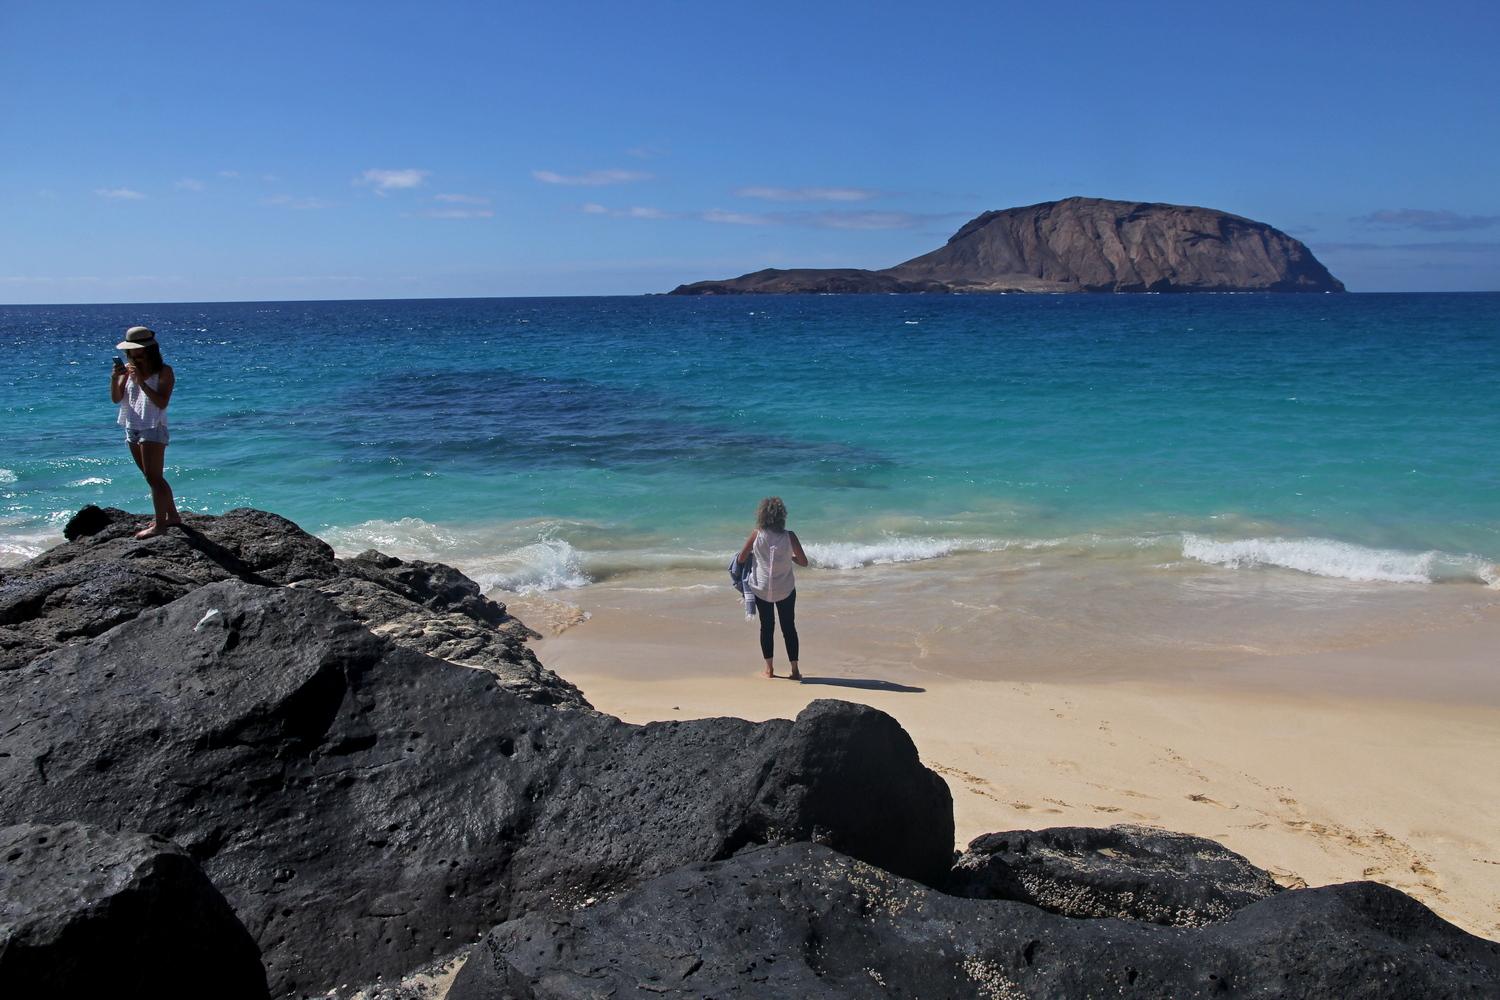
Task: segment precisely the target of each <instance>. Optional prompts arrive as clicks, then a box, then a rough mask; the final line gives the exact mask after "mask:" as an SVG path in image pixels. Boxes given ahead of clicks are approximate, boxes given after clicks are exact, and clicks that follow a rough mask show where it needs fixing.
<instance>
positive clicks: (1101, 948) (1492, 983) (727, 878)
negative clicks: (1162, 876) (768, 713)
mask: <svg viewBox="0 0 1500 1000" xmlns="http://www.w3.org/2000/svg"><path fill="white" fill-rule="evenodd" d="M1497 995H1500V944H1496V943H1494V942H1491V941H1485V940H1482V939H1480V938H1477V937H1473V936H1472V935H1469V934H1466V933H1465V932H1463V931H1461V930H1459V929H1458V928H1456V927H1454V926H1453V925H1451V924H1448V923H1446V922H1444V921H1443V920H1441V919H1440V918H1438V917H1437V916H1436V915H1435V914H1433V913H1432V911H1430V910H1428V909H1427V908H1426V907H1424V906H1422V905H1421V904H1420V903H1418V902H1416V901H1415V900H1413V899H1411V898H1410V897H1408V896H1405V895H1403V894H1402V893H1400V892H1398V891H1396V890H1395V889H1391V888H1387V887H1386V886H1383V885H1378V884H1376V883H1373V882H1353V883H1349V884H1346V885H1337V886H1329V887H1327V888H1322V889H1301V890H1293V891H1288V892H1283V893H1278V894H1277V895H1275V896H1272V897H1271V898H1269V899H1266V900H1263V901H1261V902H1258V903H1253V904H1251V905H1249V906H1246V907H1245V908H1243V909H1241V910H1239V911H1238V912H1236V913H1234V914H1233V915H1232V916H1230V917H1229V918H1228V919H1226V920H1223V921H1221V922H1218V923H1214V924H1210V925H1208V926H1206V927H1201V928H1180V927H1163V926H1160V925H1158V924H1150V923H1140V922H1135V921H1126V920H1113V919H1102V920H1079V919H1074V918H1070V917H1064V916H1058V915H1056V914H1052V913H1047V912H1046V911H1044V910H1041V909H1038V908H1036V907H1033V906H1028V905H1026V904H1024V903H1015V902H1006V901H991V900H974V899H960V898H957V897H953V896H948V895H944V894H943V893H940V892H936V891H933V890H931V889H926V888H924V887H922V886H920V885H917V884H915V883H913V882H909V881H907V880H905V879H900V878H896V877H894V876H892V875H890V874H889V873H887V872H884V871H881V870H879V869H877V868H873V867H871V866H869V865H866V864H863V863H861V862H858V861H855V860H853V859H850V858H847V857H844V856H842V855H839V854H836V853H834V852H832V851H829V850H827V849H825V848H821V847H818V846H816V845H809V844H800V845H796V846H791V847H780V848H766V849H762V850H756V851H750V852H746V853H744V854H741V855H740V856H738V857H735V858H733V859H730V860H727V861H724V862H720V863H717V864H710V865H701V866H697V867H693V868H688V869H684V870H682V871H678V872H674V873H672V874H670V875H666V876H664V877H662V878H659V879H655V880H653V881H652V882H650V883H647V884H646V885H644V886H642V887H641V888H639V889H637V890H635V891H633V892H630V893H627V894H624V895H621V896H618V897H616V898H614V899H611V900H608V901H606V902H602V903H599V904H597V905H594V906H590V907H587V908H584V909H579V910H576V911H574V912H572V913H569V914H566V915H558V914H547V915H542V914H530V915H527V916H526V917H523V918H521V919H519V920H514V921H511V922H509V923H506V924H503V925H501V926H499V927H496V928H495V929H494V930H493V931H491V932H490V934H489V935H488V936H486V937H485V939H484V940H483V941H482V942H481V943H480V944H479V945H477V946H476V947H475V949H474V951H473V952H472V953H471V954H470V956H469V959H468V961H467V963H465V965H464V968H463V970H462V971H461V972H460V973H459V975H458V978H457V979H456V980H455V982H454V984H453V987H452V989H451V990H450V991H449V993H448V1000H584V998H590V1000H592V998H596V997H627V996H630V997H634V996H655V997H680V998H684V1000H686V998H694V1000H697V998H702V997H714V998H716V1000H735V998H762V997H764V998H771V997H797V998H806V1000H862V998H866V997H873V996H901V997H922V998H924V1000H944V998H952V1000H972V998H975V997H981V998H999V1000H1020V998H1026V997H1034V998H1064V997H1067V998H1072V997H1116V996H1118V997H1141V998H1152V1000H1167V998H1172V1000H1189V998H1209V997H1230V998H1233V997H1239V998H1264V1000H1271V998H1297V1000H1359V998H1365V1000H1391V998H1397V997H1401V998H1405V997H1413V998H1415V997H1422V998H1424V1000H1439V998H1457V997H1466V998H1476V1000H1477V998H1480V997H1493V996H1497Z"/></svg>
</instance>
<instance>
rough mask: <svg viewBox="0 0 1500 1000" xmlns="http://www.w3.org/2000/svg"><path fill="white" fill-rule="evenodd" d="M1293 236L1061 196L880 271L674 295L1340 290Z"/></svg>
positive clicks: (792, 276) (1210, 214)
mask: <svg viewBox="0 0 1500 1000" xmlns="http://www.w3.org/2000/svg"><path fill="white" fill-rule="evenodd" d="M1343 290H1344V285H1343V283H1342V282H1341V281H1339V280H1338V279H1337V278H1335V277H1334V276H1333V275H1332V274H1330V273H1329V272H1328V269H1327V268H1326V267H1324V266H1323V265H1322V264H1321V263H1320V262H1319V261H1318V259H1317V258H1316V257H1314V256H1313V253H1312V251H1311V250H1309V249H1308V248H1307V247H1306V246H1305V245H1304V244H1303V243H1302V242H1301V241H1299V240H1296V239H1294V238H1292V237H1291V236H1288V235H1287V234H1286V233H1284V232H1282V231H1281V230H1279V229H1275V228H1273V227H1271V226H1269V225H1266V224H1265V223H1263V222H1256V221H1254V220H1252V219H1246V218H1244V217H1243V216H1239V215H1231V214H1229V213H1228V212H1221V211H1218V210H1216V209H1211V208H1197V207H1193V206H1188V205H1165V204H1160V203H1152V202H1138V201H1113V200H1109V199H1105V198H1064V199H1063V200H1061V201H1049V202H1043V203H1041V204H1039V205H1029V206H1026V207H1024V208H1007V209H1002V210H1000V211H994V212H985V213H984V214H982V215H979V216H976V217H975V218H973V219H971V220H969V221H968V222H967V223H965V224H964V225H963V226H962V227H961V228H960V229H959V230H958V232H956V233H954V234H953V236H952V237H950V238H949V240H948V242H947V243H946V244H945V245H943V246H941V247H939V248H938V249H936V250H933V251H932V252H930V253H925V254H923V255H921V256H920V257H914V258H912V259H911V260H908V261H906V262H905V263H902V264H897V265H896V266H895V267H888V268H885V269H883V270H878V271H864V270H859V269H856V268H832V269H820V268H802V269H795V270H778V269H768V270H763V271H756V272H754V273H753V274H746V275H742V276H741V277H738V278H731V279H728V280H719V281H698V282H694V283H692V284H687V285H679V286H678V287H677V288H675V289H673V291H672V293H671V294H673V295H743V294H757V293H761V294H764V293H788V292H823V293H826V292H866V293H890V292H932V291H940V292H1342V291H1343Z"/></svg>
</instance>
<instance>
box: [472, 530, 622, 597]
mask: <svg viewBox="0 0 1500 1000" xmlns="http://www.w3.org/2000/svg"><path fill="white" fill-rule="evenodd" d="M495 562H496V563H497V564H498V566H497V567H496V568H494V569H490V570H486V571H483V572H476V573H475V574H474V580H475V582H477V583H478V584H479V586H480V587H482V588H483V589H484V590H486V591H488V590H493V589H499V590H509V591H512V592H513V593H518V594H535V593H540V592H542V591H547V590H573V589H575V588H578V587H586V586H588V585H589V584H590V583H592V582H593V580H591V579H590V578H589V576H588V574H587V573H585V572H584V571H583V560H582V557H581V556H580V554H579V552H578V550H577V549H575V548H573V546H571V545H569V544H568V543H567V542H565V541H563V540H562V539H561V538H543V539H541V540H539V541H536V542H533V543H532V544H530V545H523V546H521V547H520V548H518V549H513V550H512V551H510V552H507V553H505V554H503V555H501V556H499V557H498V558H497V559H496V560H495Z"/></svg>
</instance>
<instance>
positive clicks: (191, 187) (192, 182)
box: [172, 177, 208, 191]
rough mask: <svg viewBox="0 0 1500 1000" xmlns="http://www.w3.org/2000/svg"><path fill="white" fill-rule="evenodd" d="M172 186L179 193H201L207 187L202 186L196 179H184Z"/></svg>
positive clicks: (205, 185)
mask: <svg viewBox="0 0 1500 1000" xmlns="http://www.w3.org/2000/svg"><path fill="white" fill-rule="evenodd" d="M172 186H173V187H175V188H176V189H177V190H179V191H202V190H203V189H204V188H206V187H207V186H208V185H207V184H204V183H203V182H202V181H200V180H198V179H197V178H196V177H184V178H183V179H182V180H180V181H178V182H177V183H176V184H174V185H172Z"/></svg>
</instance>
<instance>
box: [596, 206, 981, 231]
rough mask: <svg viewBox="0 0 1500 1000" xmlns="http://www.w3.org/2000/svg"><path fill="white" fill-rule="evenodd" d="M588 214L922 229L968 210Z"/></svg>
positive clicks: (603, 209) (600, 210) (636, 209)
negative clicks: (930, 211) (924, 211)
mask: <svg viewBox="0 0 1500 1000" xmlns="http://www.w3.org/2000/svg"><path fill="white" fill-rule="evenodd" d="M579 210H580V211H582V212H584V213H585V214H588V215H607V216H609V217H611V218H615V219H687V220H692V221H696V222H709V223H713V224H715V225H722V226H797V227H802V228H806V229H855V230H878V229H919V228H921V227H923V226H927V225H930V224H932V223H935V222H943V221H948V220H952V219H955V218H959V217H961V216H967V214H968V213H965V212H933V213H918V212H856V211H837V210H831V211H826V212H733V211H727V210H725V209H722V208H711V209H709V210H707V211H695V212H669V211H666V210H664V209H660V208H650V207H646V206H642V205H635V206H632V207H630V208H610V207H609V206H607V205H601V204H599V203H598V202H588V203H586V204H584V205H580V206H579Z"/></svg>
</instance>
